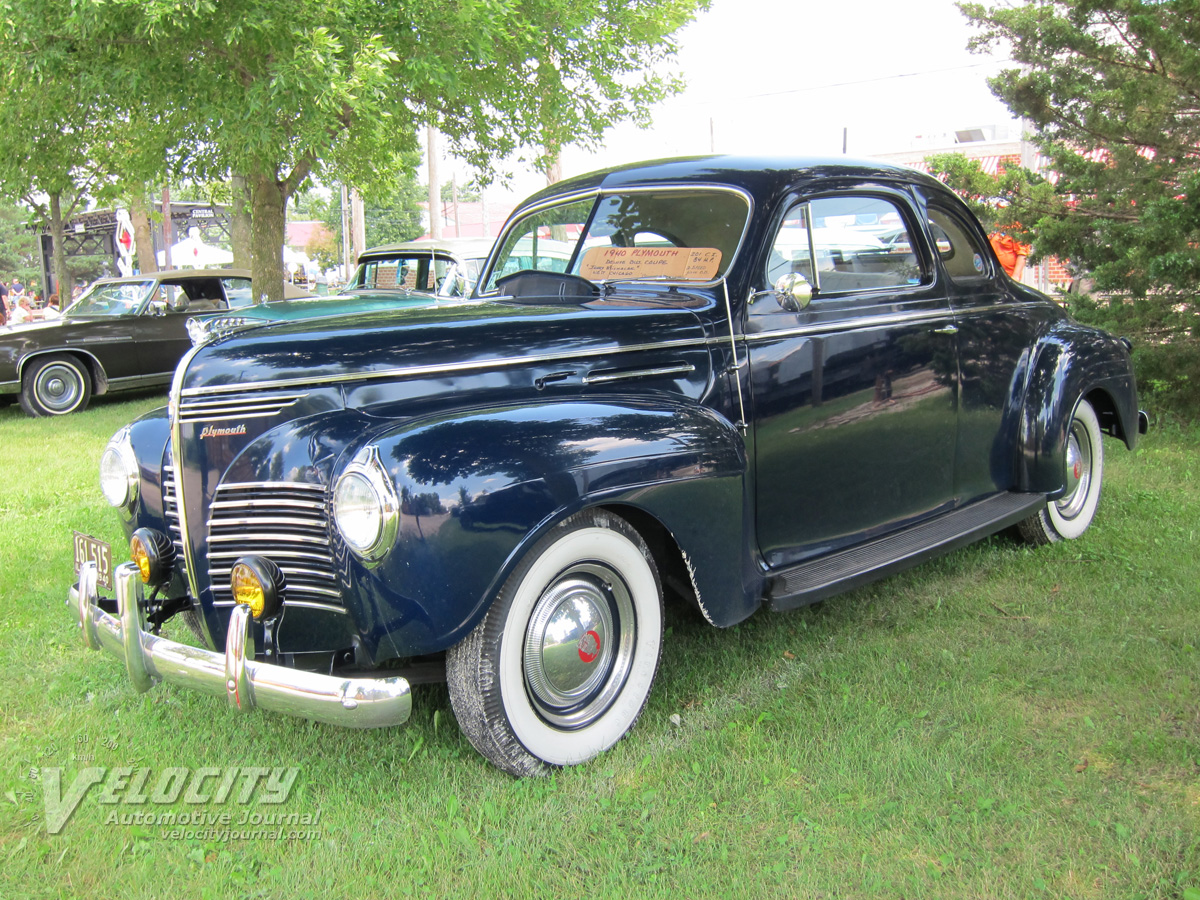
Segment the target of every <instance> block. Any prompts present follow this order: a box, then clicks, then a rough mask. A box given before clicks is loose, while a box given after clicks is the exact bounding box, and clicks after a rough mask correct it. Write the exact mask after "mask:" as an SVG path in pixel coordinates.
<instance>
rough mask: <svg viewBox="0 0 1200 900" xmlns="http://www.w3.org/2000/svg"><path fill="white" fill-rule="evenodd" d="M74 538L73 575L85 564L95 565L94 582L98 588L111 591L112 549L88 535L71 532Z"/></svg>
mask: <svg viewBox="0 0 1200 900" xmlns="http://www.w3.org/2000/svg"><path fill="white" fill-rule="evenodd" d="M71 533H72V534H73V535H74V536H75V540H74V542H73V543H74V544H75V574H76V575H78V574H79V570H80V568H82V567H83V564H84V563H85V562H94V563H95V564H96V582H97V584H99V585H100V587H105V588H108V589H109V590H110V591H111V590H112V589H113V580H112V547H110V546H109V545H108V544H106V543H105V542H104V541H101V540H97V539H96V538H94V537H92V536H91V535H89V534H80V533H79V532H78V531H73V532H71Z"/></svg>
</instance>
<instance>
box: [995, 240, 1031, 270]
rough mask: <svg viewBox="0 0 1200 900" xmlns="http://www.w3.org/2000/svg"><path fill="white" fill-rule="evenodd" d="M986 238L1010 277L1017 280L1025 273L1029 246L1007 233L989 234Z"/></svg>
mask: <svg viewBox="0 0 1200 900" xmlns="http://www.w3.org/2000/svg"><path fill="white" fill-rule="evenodd" d="M988 240H989V241H990V242H991V245H992V249H993V250H995V251H996V258H997V259H998V260H1000V265H1001V266H1003V267H1004V271H1005V272H1007V273H1008V274H1009V275H1010V276H1011V277H1012V278H1016V279H1017V280H1018V281H1019V280H1020V279H1021V276H1022V275H1023V274H1025V260H1026V258H1028V256H1029V250H1030V247H1029V245H1028V244H1022V243H1021V242H1020V241H1018V240H1017V239H1016V238H1014V237H1012V236H1011V235H1007V234H990V235H988Z"/></svg>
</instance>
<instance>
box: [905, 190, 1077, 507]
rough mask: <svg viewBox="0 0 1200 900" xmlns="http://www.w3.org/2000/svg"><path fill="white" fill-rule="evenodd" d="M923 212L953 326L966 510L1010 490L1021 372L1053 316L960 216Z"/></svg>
mask: <svg viewBox="0 0 1200 900" xmlns="http://www.w3.org/2000/svg"><path fill="white" fill-rule="evenodd" d="M927 212H928V220H927V221H928V227H929V231H930V236H931V239H932V244H933V247H934V251H935V252H936V254H937V256H938V261H939V264H940V266H941V268H942V270H943V271H944V272H945V276H946V277H945V279H944V281H945V283H946V285H947V291H948V294H949V297H950V304H951V307H952V308H953V310H954V313H955V323H956V325H957V326H958V334H957V335H956V337H955V341H956V342H957V347H958V358H959V367H960V395H959V397H960V399H959V415H958V439H957V451H956V460H955V494H956V495H957V497H958V499H959V502H961V503H967V502H970V501H972V500H975V499H979V498H981V497H984V496H987V495H988V494H993V493H996V492H998V491H1006V490H1010V489H1011V488H1012V487H1013V486H1014V485H1015V483H1016V464H1017V439H1018V422H1017V415H1018V413H1019V411H1020V392H1021V389H1022V387H1023V384H1024V382H1023V377H1022V376H1023V372H1024V365H1025V363H1026V362H1027V354H1028V352H1029V348H1030V347H1032V346H1033V345H1034V343H1035V336H1036V335H1037V333H1038V332H1039V331H1041V330H1042V329H1043V328H1045V327H1046V325H1047V322H1048V321H1049V320H1051V319H1054V318H1057V313H1056V312H1055V310H1054V309H1053V308H1052V307H1051V306H1050V305H1049V304H1048V303H1045V302H1037V301H1036V300H1035V299H1031V297H1030V296H1027V295H1025V294H1023V293H1021V292H1020V289H1019V288H1017V287H1016V286H1015V285H1014V284H1013V283H1012V282H1010V281H1009V279H1008V278H1007V276H1005V274H1004V272H1003V270H1002V269H1001V268H1000V266H999V265H997V263H996V261H995V257H994V255H993V253H992V251H991V249H990V248H989V246H988V243H987V236H986V235H985V234H984V233H983V230H982V229H981V228H980V227H979V226H978V224H977V223H976V222H975V221H974V220H973V219H972V218H971V217H969V216H967V215H965V214H964V213H963V211H962V210H961V209H958V208H957V207H956V206H954V205H953V204H950V203H948V202H946V201H945V200H943V199H941V198H938V197H936V196H934V197H930V198H929V199H928V201H927Z"/></svg>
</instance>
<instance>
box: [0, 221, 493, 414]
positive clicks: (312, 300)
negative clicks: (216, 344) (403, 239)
mask: <svg viewBox="0 0 1200 900" xmlns="http://www.w3.org/2000/svg"><path fill="white" fill-rule="evenodd" d="M490 247H491V242H490V241H479V240H471V239H458V240H455V239H452V240H447V241H440V242H434V241H412V242H409V243H404V244H394V245H390V246H387V247H380V248H377V249H375V250H369V251H367V252H366V253H364V254H363V255H362V257H360V259H359V264H358V269H357V271H356V272H355V274H354V275H353V276H352V278H351V279H350V281H349V282H348V283H347V285H346V287H345V289H344V290H343V291H342V292H341V293H340V294H337V295H334V296H316V295H314V294H311V293H309V292H308V291H306V290H302V289H301V288H299V287H296V286H294V285H292V284H285V285H284V299H283V301H281V302H276V303H261V304H255V303H254V298H253V294H252V292H251V282H250V273H249V272H248V271H246V270H244V269H173V270H168V271H163V272H156V273H154V274H151V275H135V276H131V277H127V278H101V279H99V280H97V281H96V282H94V283H93V284H92V285H91V286H90V287H89V288H88V290H87V291H86V292H85V293H84V294H83V295H82V296H81V297H80V298H79V299H78V300H77V301H76V302H75V303H73V304H72V305H71V306H70V307H68V308H67V309H66V310H65V312H64V314H63V316H62V318H61V319H58V320H55V321H47V322H41V323H30V324H26V325H19V326H12V327H10V328H0V403H2V402H4V401H5V400H8V401H11V400H12V399H13V398H14V397H15V398H19V399H20V402H21V408H22V409H24V410H25V412H27V413H28V414H29V415H31V416H56V415H64V414H67V413H72V412H78V411H79V410H82V409H85V408H86V407H87V405H88V402H89V400H90V399H91V398H92V397H93V396H95V395H98V394H105V393H109V392H112V391H120V390H131V389H139V388H148V387H157V386H165V385H167V384H169V383H170V380H171V375H172V373H173V372H174V371H175V366H176V365H177V364H178V363H179V360H180V358H181V357H182V356H183V354H184V353H185V352H186V351H187V350H188V349H189V348H190V347H191V345H192V344H193V343H195V342H198V341H204V340H208V339H209V338H210V337H212V336H213V335H214V334H218V333H224V332H227V331H230V330H236V329H238V328H243V327H246V326H249V325H254V324H259V323H261V322H264V321H274V320H279V319H304V318H316V317H321V316H331V315H342V314H346V313H351V312H356V311H365V310H369V309H372V308H375V307H378V306H379V305H381V304H384V305H390V306H394V307H396V308H408V307H415V306H427V305H431V304H434V303H436V302H439V301H440V300H443V299H450V298H460V299H461V298H466V297H469V296H470V295H471V293H472V292H473V290H474V285H475V281H476V280H477V278H478V275H479V270H480V267H481V265H482V263H483V260H484V259H485V258H486V256H487V251H488V249H489V248H490Z"/></svg>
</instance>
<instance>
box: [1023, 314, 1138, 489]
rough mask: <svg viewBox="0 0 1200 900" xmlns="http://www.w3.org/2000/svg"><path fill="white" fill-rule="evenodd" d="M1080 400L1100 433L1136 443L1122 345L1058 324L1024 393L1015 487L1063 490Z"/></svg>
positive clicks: (1129, 371) (1132, 389) (1132, 391)
mask: <svg viewBox="0 0 1200 900" xmlns="http://www.w3.org/2000/svg"><path fill="white" fill-rule="evenodd" d="M1084 398H1086V399H1088V400H1089V402H1091V403H1092V405H1093V406H1094V407H1095V408H1096V412H1097V414H1098V416H1099V417H1100V422H1101V427H1102V429H1103V430H1104V431H1105V432H1106V433H1108V434H1111V435H1113V436H1115V437H1119V438H1121V439H1122V440H1123V441H1124V442H1125V445H1126V446H1127V447H1128V448H1129V449H1130V450H1133V449H1134V448H1135V447H1136V446H1137V439H1138V407H1137V386H1136V383H1135V380H1134V376H1133V365H1132V363H1131V361H1130V359H1129V351H1128V349H1127V348H1126V347H1125V345H1124V344H1123V343H1122V342H1121V341H1119V340H1117V339H1116V338H1114V337H1112V336H1111V335H1108V334H1105V333H1104V332H1102V331H1098V330H1095V329H1091V328H1085V327H1083V326H1081V325H1077V324H1075V323H1071V322H1064V323H1063V324H1062V325H1061V326H1060V327H1058V328H1056V329H1055V330H1054V331H1053V332H1051V333H1050V334H1048V335H1047V336H1046V337H1044V338H1043V339H1042V341H1041V342H1040V343H1039V346H1038V350H1037V355H1036V362H1035V363H1034V366H1033V369H1032V371H1031V373H1030V378H1029V382H1028V385H1027V388H1026V391H1025V403H1024V407H1023V411H1022V416H1021V436H1020V446H1021V452H1020V468H1021V470H1020V472H1019V478H1018V482H1019V484H1020V488H1021V490H1024V491H1031V492H1037V493H1043V494H1046V495H1047V496H1049V497H1057V496H1058V495H1060V494H1061V493H1062V491H1063V490H1064V489H1065V486H1066V471H1065V453H1066V443H1067V431H1068V429H1069V427H1070V422H1071V415H1072V413H1074V411H1075V407H1076V405H1077V404H1078V403H1079V401H1080V399H1084Z"/></svg>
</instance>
